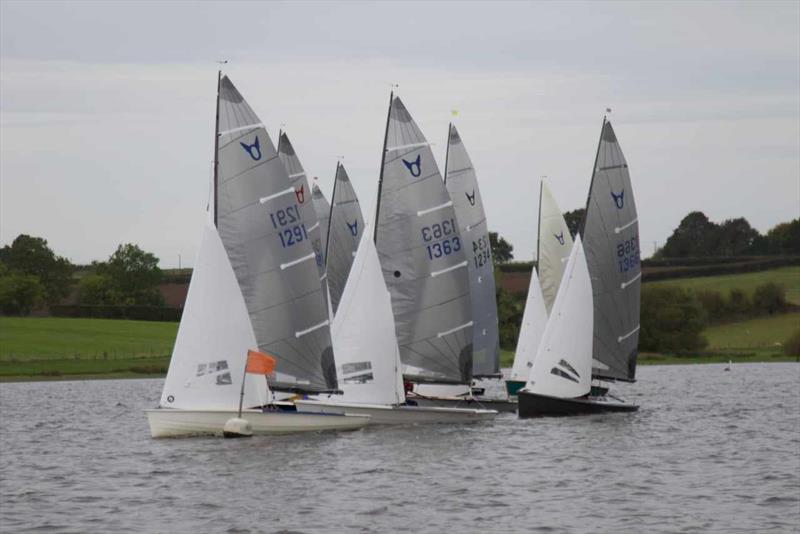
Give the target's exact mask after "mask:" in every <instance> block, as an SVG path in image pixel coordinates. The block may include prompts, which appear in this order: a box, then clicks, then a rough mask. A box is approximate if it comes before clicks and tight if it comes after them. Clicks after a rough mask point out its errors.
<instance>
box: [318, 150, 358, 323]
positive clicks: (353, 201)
mask: <svg viewBox="0 0 800 534" xmlns="http://www.w3.org/2000/svg"><path fill="white" fill-rule="evenodd" d="M323 232H325V233H327V235H328V239H327V246H328V248H327V250H326V251H325V264H326V272H327V273H328V289H329V290H330V293H331V307H332V308H333V312H334V313H336V310H337V309H338V307H339V300H340V299H341V297H342V291H344V286H345V284H346V283H347V276H348V275H349V274H350V266H351V265H353V257H354V256H355V255H356V250H357V249H358V246H359V245H358V244H359V242H360V241H361V235H362V234H363V233H364V217H363V215H362V214H361V205H360V204H359V203H358V197H357V196H356V192H355V190H354V189H353V184H352V183H350V178H348V176H347V171H345V170H344V165H342V164H341V163H338V164H337V165H336V178H335V180H334V182H333V196H332V197H331V211H330V222H329V223H328V228H325V229H323Z"/></svg>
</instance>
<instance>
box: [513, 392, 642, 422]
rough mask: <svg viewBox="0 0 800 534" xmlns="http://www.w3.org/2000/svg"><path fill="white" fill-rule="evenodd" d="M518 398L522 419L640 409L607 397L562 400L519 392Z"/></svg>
mask: <svg viewBox="0 0 800 534" xmlns="http://www.w3.org/2000/svg"><path fill="white" fill-rule="evenodd" d="M517 398H518V399H519V416H520V417H521V418H525V417H544V416H567V415H586V414H594V413H608V412H635V411H636V410H638V409H639V406H637V405H635V404H627V403H624V402H621V401H617V400H613V399H608V398H606V397H588V398H577V399H562V398H558V397H551V396H549V395H540V394H538V393H531V392H529V391H519V392H518V393H517Z"/></svg>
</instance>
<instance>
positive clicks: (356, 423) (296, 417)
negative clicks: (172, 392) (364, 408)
mask: <svg viewBox="0 0 800 534" xmlns="http://www.w3.org/2000/svg"><path fill="white" fill-rule="evenodd" d="M145 413H146V414H147V422H148V423H149V425H150V435H151V436H152V437H154V438H178V437H190V436H222V430H223V427H224V426H225V422H226V421H228V420H229V419H231V418H233V417H237V416H238V412H237V411H236V410H175V409H168V408H156V409H153V410H145ZM242 419H245V420H247V421H248V422H249V423H250V425H251V427H252V430H253V434H291V433H295V432H317V431H321V430H357V429H359V428H362V427H363V426H364V425H366V424H367V423H368V422H369V417H366V416H360V415H350V414H347V415H342V414H339V415H338V416H337V415H321V414H312V413H298V412H283V411H277V412H262V411H260V410H243V411H242Z"/></svg>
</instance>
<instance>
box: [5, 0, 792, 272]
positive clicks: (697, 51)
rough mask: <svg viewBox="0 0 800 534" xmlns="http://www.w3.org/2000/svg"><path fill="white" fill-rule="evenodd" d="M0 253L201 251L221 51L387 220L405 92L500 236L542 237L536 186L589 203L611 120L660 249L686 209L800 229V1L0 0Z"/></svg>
mask: <svg viewBox="0 0 800 534" xmlns="http://www.w3.org/2000/svg"><path fill="white" fill-rule="evenodd" d="M0 46H1V47H2V48H1V49H0V244H3V245H4V244H8V243H10V242H11V241H12V240H13V239H14V238H15V237H16V236H17V235H18V234H20V233H27V234H32V235H37V236H42V237H44V238H46V239H47V240H48V241H49V243H50V245H51V247H52V248H53V249H54V250H55V251H56V252H57V253H58V254H60V255H64V256H66V257H68V258H69V259H70V260H72V261H73V262H77V263H87V262H89V261H91V260H102V259H105V258H107V257H108V256H109V255H110V254H111V253H112V252H113V251H114V250H115V248H116V247H117V245H118V244H120V243H124V242H133V243H137V244H139V245H140V246H141V247H143V248H144V249H146V250H148V251H151V252H154V253H155V254H156V255H157V256H158V257H159V258H160V259H161V266H162V267H174V266H177V263H178V255H179V254H180V255H181V256H182V259H183V265H184V266H186V265H191V264H192V262H193V261H194V255H195V254H196V252H197V246H198V244H199V238H200V230H201V221H202V218H203V213H204V210H205V206H206V199H207V197H208V190H209V180H210V173H211V161H212V159H213V153H212V152H213V140H214V134H213V128H214V98H215V90H216V69H217V64H216V63H215V60H217V59H220V58H226V59H228V60H229V63H228V64H227V65H226V66H225V71H226V72H227V73H228V74H229V76H230V77H231V79H232V80H233V82H234V83H235V84H236V85H237V86H238V88H239V90H240V91H241V93H242V94H243V95H244V97H245V98H246V99H247V100H248V101H249V102H250V104H251V105H252V107H253V109H254V110H255V111H256V113H258V114H259V116H260V117H261V119H262V120H263V121H264V122H265V124H266V125H267V127H268V129H269V131H270V134H271V135H273V139H274V140H275V134H276V133H277V130H278V128H279V127H280V126H281V125H282V124H285V128H286V130H287V132H288V134H289V136H290V138H291V139H292V142H293V144H294V146H295V149H296V150H297V153H298V155H299V157H300V158H301V161H302V162H303V165H304V166H305V168H306V170H307V172H308V173H309V175H310V176H318V177H319V184H320V186H321V187H322V188H323V190H324V191H325V193H326V195H328V196H330V191H331V188H332V185H333V174H334V171H335V167H336V161H337V158H339V157H343V158H344V160H343V161H344V164H345V166H346V167H347V170H348V173H349V175H350V178H351V180H352V181H353V184H354V186H355V187H356V190H357V193H358V194H359V196H360V198H361V203H362V207H363V208H364V210H365V217H366V218H368V219H370V218H372V216H373V212H374V198H375V193H376V190H377V177H378V167H379V166H380V159H381V158H380V156H381V147H382V143H383V132H384V128H385V120H386V107H387V105H388V97H389V90H390V88H391V84H393V83H396V84H399V85H400V89H399V94H400V95H401V96H402V98H403V100H404V102H405V104H406V106H407V107H408V109H409V111H410V112H411V113H412V115H414V117H415V118H416V120H417V121H418V123H419V124H420V127H421V128H422V130H423V132H424V133H425V135H426V136H427V137H428V140H429V141H431V142H432V143H434V147H433V149H434V153H435V154H436V155H437V158H438V159H439V164H440V166H443V164H444V150H445V142H446V133H447V124H448V122H449V121H450V120H451V119H453V117H452V116H451V110H453V109H457V110H458V111H459V115H458V116H457V117H455V118H454V119H453V120H454V121H455V122H456V124H457V126H458V128H459V132H460V133H461V136H462V138H463V140H464V143H465V144H466V146H467V149H468V150H469V152H470V155H471V157H472V160H473V163H474V164H475V167H476V169H477V172H478V180H479V182H480V185H481V193H482V196H483V199H484V203H485V205H486V210H487V217H488V221H489V227H490V229H492V230H493V231H497V232H499V233H500V234H501V235H503V236H505V237H506V238H507V239H509V240H510V241H511V243H512V244H513V245H514V252H515V257H516V258H517V259H520V260H526V259H531V258H532V256H533V251H534V250H535V248H536V225H537V221H536V215H537V213H536V212H537V206H538V191H539V179H540V177H541V176H542V175H546V176H548V180H549V183H550V186H551V189H552V190H553V193H554V195H555V196H556V199H557V200H558V202H559V204H560V206H561V208H562V209H563V210H568V209H574V208H577V207H582V206H583V205H584V204H585V201H586V193H587V189H588V185H589V179H590V177H591V169H592V164H593V162H594V155H595V150H596V146H597V139H598V136H599V133H600V132H599V130H600V125H601V122H602V117H603V113H604V111H605V108H606V107H610V108H612V109H613V112H612V114H611V121H612V123H613V125H614V128H615V130H616V133H617V137H618V138H619V140H620V143H621V146H622V149H623V151H624V153H625V156H626V158H627V160H628V164H629V165H630V171H631V178H632V180H633V184H634V191H635V194H636V203H637V206H638V208H639V220H640V232H641V240H642V244H643V250H644V252H645V253H646V254H647V255H649V254H651V253H652V249H653V242H654V241H657V242H659V243H661V244H663V242H664V240H665V239H666V238H667V237H668V236H669V235H670V233H671V231H672V230H673V229H674V228H675V226H677V224H678V222H679V221H680V219H681V218H682V217H683V216H684V215H686V214H687V213H688V212H689V211H692V210H702V211H704V212H705V213H706V214H707V215H708V216H709V217H710V218H711V219H712V220H715V221H721V220H723V219H726V218H732V217H739V216H744V217H746V218H747V219H748V220H749V221H750V222H751V224H753V225H754V226H755V227H756V228H757V229H759V230H760V231H762V232H763V231H766V230H768V229H769V228H770V227H772V226H774V225H775V224H776V223H778V222H782V221H786V220H789V219H791V218H795V217H798V216H800V3H799V2H795V1H788V2H773V3H770V2H755V3H733V2H723V3H712V2H707V3H699V2H695V3H689V2H686V3H682V2H668V3H653V2H645V3H634V2H623V3H599V2H592V3H579V2H573V3H555V2H552V3H550V2H548V3H521V2H517V3H505V4H504V3H498V2H491V3H489V2H487V3H479V2H472V3H457V2H448V3H439V4H436V3H413V2H402V3H388V2H386V3H333V2H322V3H312V2H306V3H295V4H288V3H285V4H284V3H255V2H244V3H233V2H225V3H215V2H198V3H192V2H175V3H164V2H160V3H155V2H154V3H146V2H132V3H122V2H107V3H101V2H54V3H50V2H19V3H18V2H10V1H7V0H3V1H2V2H0Z"/></svg>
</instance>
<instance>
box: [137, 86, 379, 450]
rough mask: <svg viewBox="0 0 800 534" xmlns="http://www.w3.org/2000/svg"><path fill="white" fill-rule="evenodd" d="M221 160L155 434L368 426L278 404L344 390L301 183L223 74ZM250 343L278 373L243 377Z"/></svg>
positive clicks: (151, 413)
mask: <svg viewBox="0 0 800 534" xmlns="http://www.w3.org/2000/svg"><path fill="white" fill-rule="evenodd" d="M214 159H215V164H214V188H213V191H214V198H213V200H214V201H213V208H212V209H211V210H210V213H209V218H208V220H207V221H206V223H205V225H204V228H203V239H202V242H201V245H200V251H199V254H198V258H197V262H196V264H195V269H194V272H193V274H192V280H191V282H190V286H189V294H188V296H187V300H186V305H185V307H184V313H183V317H182V319H181V323H180V326H179V328H178V336H177V339H176V342H175V347H174V349H173V354H172V359H171V361H170V366H169V370H168V372H167V378H166V380H165V382H164V389H163V391H162V395H161V400H160V402H159V406H158V408H156V409H152V410H146V411H145V413H146V415H147V418H148V423H149V425H150V433H151V435H152V436H153V437H168V436H169V437H177V436H190V435H202V434H213V435H221V434H223V432H224V431H225V429H226V423H228V422H229V421H230V420H231V419H235V418H237V416H239V415H240V416H241V419H244V423H247V424H248V425H247V426H249V427H250V429H252V432H253V433H256V434H261V433H263V434H280V433H288V432H299V431H318V430H332V429H340V430H346V429H356V428H360V427H362V426H364V425H365V424H367V422H368V421H369V418H368V417H363V416H362V417H357V416H338V417H331V416H324V417H323V416H314V415H307V414H299V413H296V412H281V411H270V410H269V408H270V405H271V402H272V390H278V391H287V390H288V391H298V392H320V391H332V390H335V389H336V388H337V377H336V369H335V365H334V355H333V349H332V347H331V341H330V328H329V322H328V318H327V310H326V309H325V306H324V301H323V299H322V291H321V287H320V284H319V281H318V280H319V276H318V272H317V269H316V266H315V265H314V261H312V260H314V258H315V253H314V250H313V248H312V246H311V243H310V239H309V237H308V230H307V227H306V226H305V223H304V221H303V220H302V217H301V213H300V209H299V206H298V203H297V199H296V195H295V189H294V187H293V186H292V185H291V182H290V180H289V177H288V175H287V173H286V170H285V169H284V167H283V165H282V164H281V162H280V160H279V159H278V155H277V153H276V151H275V148H274V146H273V144H272V141H271V139H270V138H269V135H267V131H266V129H265V127H264V125H263V124H262V123H261V121H260V120H259V118H258V117H257V116H256V114H255V113H254V112H253V110H252V109H251V108H250V106H249V105H248V104H247V102H246V101H245V100H244V98H243V97H242V95H241V94H240V93H239V91H238V90H237V89H236V88H235V87H234V85H233V83H232V82H231V81H230V79H229V78H228V77H227V76H222V75H221V73H220V75H219V76H218V82H217V121H216V128H215V158H214ZM252 349H255V350H257V351H260V352H261V353H264V354H267V355H268V356H269V357H270V359H271V360H272V361H274V362H275V371H274V373H273V374H271V375H270V376H269V377H268V379H265V378H264V376H260V377H259V376H256V375H252V374H248V373H245V367H246V365H247V355H248V351H250V350H252ZM239 377H242V378H241V380H243V382H240V381H239V380H240V379H239ZM268 380H269V382H268ZM240 402H241V406H242V407H243V408H244V409H243V410H241V411H240V410H239V409H238V407H239V406H240Z"/></svg>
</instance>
